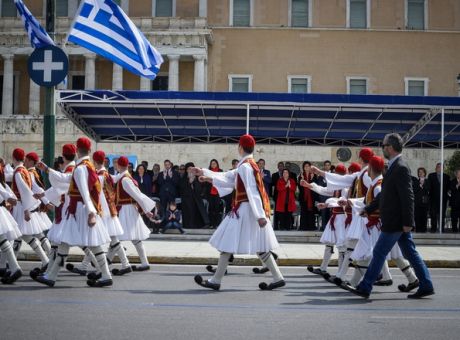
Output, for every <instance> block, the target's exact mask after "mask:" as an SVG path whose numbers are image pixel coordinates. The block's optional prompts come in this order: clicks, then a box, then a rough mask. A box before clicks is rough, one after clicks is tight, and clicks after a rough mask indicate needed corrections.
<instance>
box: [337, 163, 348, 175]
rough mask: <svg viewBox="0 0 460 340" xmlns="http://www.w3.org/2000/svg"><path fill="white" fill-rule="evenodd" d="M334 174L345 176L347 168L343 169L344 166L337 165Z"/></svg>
mask: <svg viewBox="0 0 460 340" xmlns="http://www.w3.org/2000/svg"><path fill="white" fill-rule="evenodd" d="M335 173H337V174H339V175H345V174H346V173H347V168H345V165H343V164H339V165H337V166H336V167H335Z"/></svg>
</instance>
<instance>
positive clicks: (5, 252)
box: [0, 235, 21, 273]
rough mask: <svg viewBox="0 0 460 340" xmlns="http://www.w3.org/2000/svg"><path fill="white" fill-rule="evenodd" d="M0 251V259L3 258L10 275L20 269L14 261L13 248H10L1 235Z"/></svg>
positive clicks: (9, 244)
mask: <svg viewBox="0 0 460 340" xmlns="http://www.w3.org/2000/svg"><path fill="white" fill-rule="evenodd" d="M0 250H1V252H2V257H5V259H6V261H7V262H8V265H9V269H10V272H11V273H14V272H15V271H16V270H20V269H21V268H20V267H19V264H18V261H17V260H16V256H14V251H13V247H12V246H11V243H10V241H8V240H7V239H6V238H5V237H4V236H3V235H0Z"/></svg>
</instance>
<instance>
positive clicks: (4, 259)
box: [0, 251, 16, 269]
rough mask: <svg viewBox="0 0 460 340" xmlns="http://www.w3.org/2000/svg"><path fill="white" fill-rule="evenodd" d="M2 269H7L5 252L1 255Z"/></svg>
mask: <svg viewBox="0 0 460 340" xmlns="http://www.w3.org/2000/svg"><path fill="white" fill-rule="evenodd" d="M13 253H14V251H13ZM15 258H16V256H15ZM0 268H1V269H5V268H6V255H5V253H3V252H2V253H0Z"/></svg>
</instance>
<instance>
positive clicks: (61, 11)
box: [56, 0, 69, 17]
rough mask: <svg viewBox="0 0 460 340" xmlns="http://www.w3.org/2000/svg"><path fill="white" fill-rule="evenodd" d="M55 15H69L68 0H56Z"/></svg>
mask: <svg viewBox="0 0 460 340" xmlns="http://www.w3.org/2000/svg"><path fill="white" fill-rule="evenodd" d="M56 16H57V17H68V16H69V1H66V0H63V1H56Z"/></svg>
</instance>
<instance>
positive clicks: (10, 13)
mask: <svg viewBox="0 0 460 340" xmlns="http://www.w3.org/2000/svg"><path fill="white" fill-rule="evenodd" d="M1 11H2V17H4V18H6V17H13V18H14V17H16V16H17V13H16V5H15V4H14V0H2V8H1Z"/></svg>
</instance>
